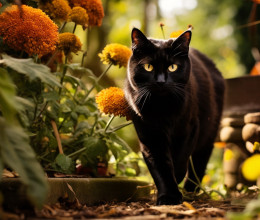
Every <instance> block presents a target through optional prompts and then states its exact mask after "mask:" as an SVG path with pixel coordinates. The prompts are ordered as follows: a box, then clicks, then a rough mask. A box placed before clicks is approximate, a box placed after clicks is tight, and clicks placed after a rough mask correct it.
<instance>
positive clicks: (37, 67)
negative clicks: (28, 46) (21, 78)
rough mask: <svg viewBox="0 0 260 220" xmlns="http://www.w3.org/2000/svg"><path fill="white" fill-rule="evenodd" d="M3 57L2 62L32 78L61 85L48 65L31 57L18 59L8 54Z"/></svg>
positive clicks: (52, 84) (53, 84)
mask: <svg viewBox="0 0 260 220" xmlns="http://www.w3.org/2000/svg"><path fill="white" fill-rule="evenodd" d="M2 57H3V59H2V60H0V63H2V64H5V65H6V66H8V67H10V68H11V69H13V70H15V71H17V72H18V73H22V74H25V75H27V76H28V77H29V78H30V80H34V79H37V78H38V79H40V80H41V81H42V82H44V83H47V84H49V85H51V86H58V87H60V86H61V85H60V83H59V81H58V79H57V78H56V77H55V76H54V75H53V74H52V73H51V72H50V69H49V68H48V67H47V66H46V65H43V64H37V63H35V62H33V60H32V59H31V58H29V59H16V58H13V57H10V56H8V55H6V54H2Z"/></svg>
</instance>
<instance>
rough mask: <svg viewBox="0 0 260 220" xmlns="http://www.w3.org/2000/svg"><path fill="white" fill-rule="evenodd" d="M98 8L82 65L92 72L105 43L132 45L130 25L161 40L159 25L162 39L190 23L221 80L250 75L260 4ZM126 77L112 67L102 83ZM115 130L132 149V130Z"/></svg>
mask: <svg viewBox="0 0 260 220" xmlns="http://www.w3.org/2000/svg"><path fill="white" fill-rule="evenodd" d="M103 6H104V11H105V17H104V19H103V24H102V26H101V27H100V28H91V29H90V30H89V33H88V37H87V38H88V42H91V43H90V44H88V54H91V56H89V57H88V58H87V61H86V64H85V65H86V67H88V68H90V69H92V70H93V72H95V73H97V74H101V72H102V71H103V69H104V68H105V66H102V65H100V63H99V59H98V57H97V54H98V53H99V52H101V50H102V49H103V48H104V46H105V45H106V44H107V43H121V44H124V45H127V46H131V39H130V33H131V30H132V28H133V27H137V28H140V29H141V30H142V31H143V32H144V33H145V34H146V35H147V36H150V37H154V38H163V35H162V32H161V28H160V25H159V24H160V23H163V24H164V25H165V26H164V32H165V37H166V38H167V37H169V36H170V33H171V32H173V31H177V30H186V29H187V27H188V25H192V26H193V28H194V29H193V36H192V41H191V46H192V47H194V48H197V49H199V50H200V51H201V52H203V53H205V54H206V55H208V56H209V57H210V58H212V59H213V60H214V62H215V63H216V65H217V67H218V68H219V69H220V71H221V72H222V74H223V76H224V77H225V78H232V77H238V76H243V75H246V74H249V73H250V70H251V69H252V68H253V66H254V64H255V62H256V60H255V59H254V57H253V56H252V52H251V50H252V48H258V49H259V42H260V39H259V37H260V30H259V27H258V26H259V25H258V26H257V25H252V26H250V25H249V24H250V23H251V22H253V21H256V20H259V18H260V5H257V4H256V3H254V2H253V1H251V0H242V1H236V0H229V1H225V0H219V1H215V0H207V1H204V0H178V1H172V0H143V1H140V0H103ZM77 30H78V31H80V30H79V29H77ZM82 37H83V36H82ZM83 38H84V37H83ZM125 76H126V69H125V68H121V69H118V68H115V67H112V68H111V70H110V71H109V73H108V75H107V76H106V77H105V78H104V80H103V82H102V83H103V85H104V86H111V85H117V86H119V87H123V86H124V80H125ZM119 120H120V119H119ZM120 132H121V133H122V134H121V135H123V137H124V138H125V139H126V140H128V142H129V143H130V145H131V146H132V147H133V148H135V149H136V150H137V149H138V147H137V146H138V143H137V141H136V140H137V138H136V136H135V132H134V129H133V127H128V128H125V129H123V130H121V131H120Z"/></svg>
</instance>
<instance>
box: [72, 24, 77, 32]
mask: <svg viewBox="0 0 260 220" xmlns="http://www.w3.org/2000/svg"><path fill="white" fill-rule="evenodd" d="M76 28H77V24H76V23H75V25H74V28H73V31H72V33H73V34H74V33H75V30H76Z"/></svg>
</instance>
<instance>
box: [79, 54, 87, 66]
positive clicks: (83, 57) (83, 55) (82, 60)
mask: <svg viewBox="0 0 260 220" xmlns="http://www.w3.org/2000/svg"><path fill="white" fill-rule="evenodd" d="M87 54H88V52H87V50H86V51H85V52H84V53H83V54H82V59H81V64H80V66H81V67H83V63H84V59H85V57H86V56H87Z"/></svg>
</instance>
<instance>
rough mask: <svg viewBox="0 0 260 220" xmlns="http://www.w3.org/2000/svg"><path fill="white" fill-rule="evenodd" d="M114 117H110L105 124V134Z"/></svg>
mask: <svg viewBox="0 0 260 220" xmlns="http://www.w3.org/2000/svg"><path fill="white" fill-rule="evenodd" d="M114 118H115V116H114V115H112V116H111V117H110V119H109V121H108V122H107V124H106V127H105V133H107V129H108V128H109V126H110V125H111V123H112V121H113V120H114Z"/></svg>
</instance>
